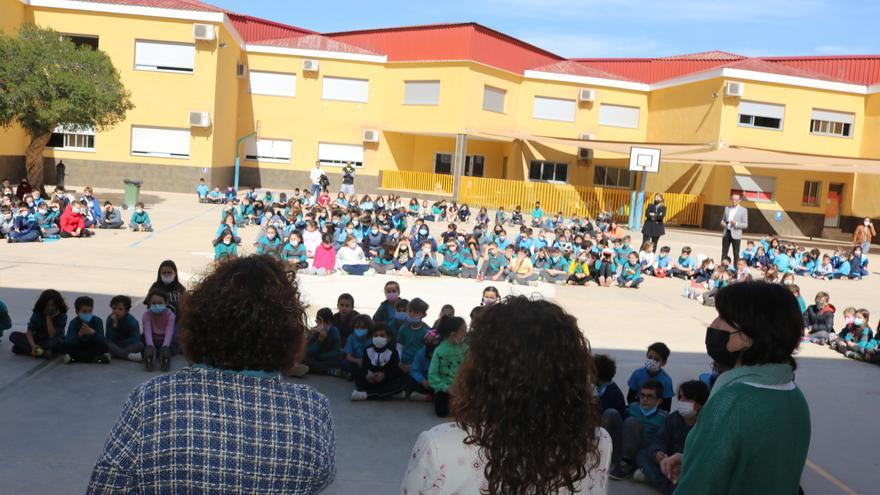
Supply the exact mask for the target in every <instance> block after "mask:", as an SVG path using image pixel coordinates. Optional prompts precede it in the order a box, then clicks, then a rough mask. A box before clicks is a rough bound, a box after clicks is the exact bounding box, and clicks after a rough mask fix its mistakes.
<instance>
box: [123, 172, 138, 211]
mask: <svg viewBox="0 0 880 495" xmlns="http://www.w3.org/2000/svg"><path fill="white" fill-rule="evenodd" d="M122 183H123V184H125V187H124V190H125V196H124V198H123V200H122V209H123V210H127V209H129V208H134V205H135V203H137V202H138V198H139V197H140V195H141V184H143V181H140V180H131V179H123V180H122Z"/></svg>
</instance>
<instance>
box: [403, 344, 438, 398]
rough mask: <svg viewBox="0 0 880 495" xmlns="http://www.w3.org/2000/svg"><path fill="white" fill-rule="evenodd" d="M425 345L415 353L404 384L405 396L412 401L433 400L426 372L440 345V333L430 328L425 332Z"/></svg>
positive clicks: (432, 391) (432, 392)
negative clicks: (407, 381) (405, 384)
mask: <svg viewBox="0 0 880 495" xmlns="http://www.w3.org/2000/svg"><path fill="white" fill-rule="evenodd" d="M424 343H425V345H424V346H422V348H421V350H419V352H417V353H416V357H415V359H413V364H412V368H410V370H409V383H408V384H407V386H406V393H407V398H408V399H409V400H410V401H412V402H426V401H431V402H433V401H434V390H433V389H432V388H431V384H430V383H428V372H429V371H430V369H431V358H432V357H433V356H434V351H435V350H436V349H437V346H438V345H440V334H439V333H437V331H436V330H430V331H428V333H426V334H425V339H424Z"/></svg>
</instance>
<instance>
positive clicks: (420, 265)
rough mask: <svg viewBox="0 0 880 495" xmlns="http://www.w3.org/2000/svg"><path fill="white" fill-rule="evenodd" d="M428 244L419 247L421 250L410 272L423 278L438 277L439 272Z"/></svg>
mask: <svg viewBox="0 0 880 495" xmlns="http://www.w3.org/2000/svg"><path fill="white" fill-rule="evenodd" d="M439 268H440V267H439V265H438V264H437V258H436V257H435V256H434V252H433V247H432V244H431V243H430V242H425V243H424V244H422V245H421V249H420V250H419V252H418V253H417V254H416V257H415V259H414V260H413V265H412V272H413V274H415V275H420V276H423V277H439V276H440V270H439Z"/></svg>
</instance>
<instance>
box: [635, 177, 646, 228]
mask: <svg viewBox="0 0 880 495" xmlns="http://www.w3.org/2000/svg"><path fill="white" fill-rule="evenodd" d="M647 186H648V172H645V171H642V180H641V185H640V186H639V192H638V194H637V195H636V201H635V203H636V204H635V211H634V212H633V214H632V219H633V222H632V223H631V225H632V227H631V228H632V229H633V230H638V229H639V228H641V226H642V210H644V209H645V189H646V188H647Z"/></svg>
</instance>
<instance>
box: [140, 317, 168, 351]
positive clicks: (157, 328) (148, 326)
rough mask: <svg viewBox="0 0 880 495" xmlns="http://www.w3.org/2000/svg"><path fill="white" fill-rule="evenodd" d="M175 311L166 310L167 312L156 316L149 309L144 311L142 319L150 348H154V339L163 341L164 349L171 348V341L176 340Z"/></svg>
mask: <svg viewBox="0 0 880 495" xmlns="http://www.w3.org/2000/svg"><path fill="white" fill-rule="evenodd" d="M174 319H175V316H174V311H171V310H170V309H166V310H165V312H163V313H160V314H158V315H154V314H153V313H152V312H151V311H150V310H149V309H148V310H146V311H144V316H143V317H142V318H141V323H142V325H141V326H142V327H143V328H144V340H145V341H146V342H147V345H148V346H152V345H154V344H153V339H154V338H155V340H157V341H158V340H160V339H161V340H162V347H170V346H171V339H173V338H174Z"/></svg>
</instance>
